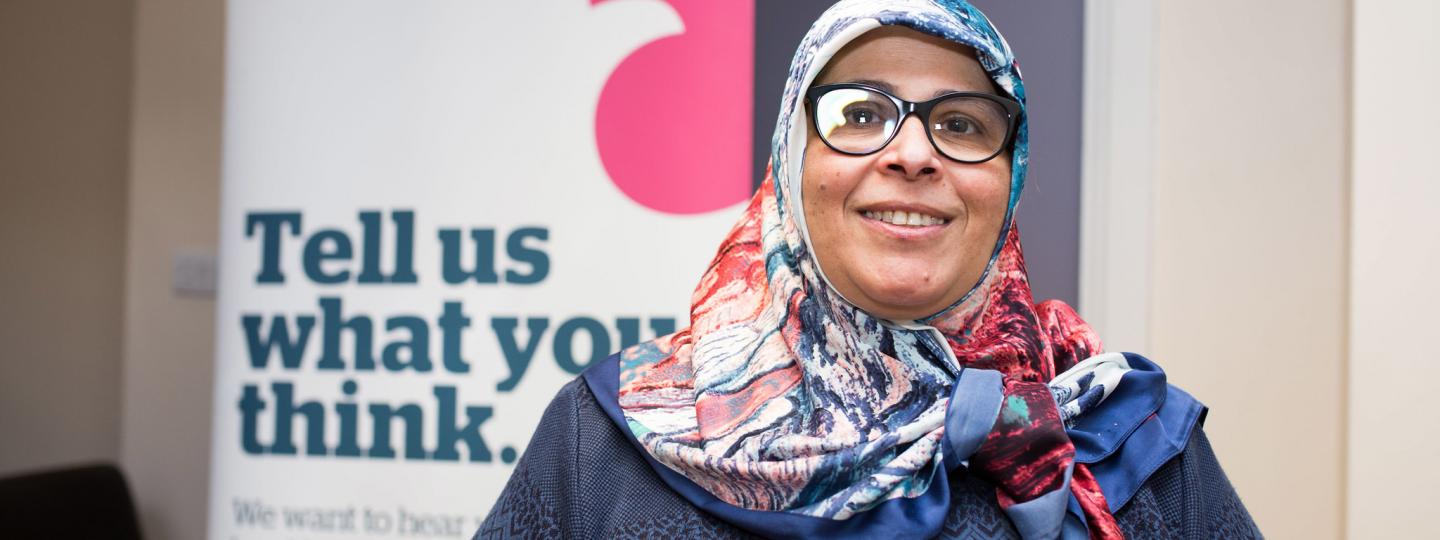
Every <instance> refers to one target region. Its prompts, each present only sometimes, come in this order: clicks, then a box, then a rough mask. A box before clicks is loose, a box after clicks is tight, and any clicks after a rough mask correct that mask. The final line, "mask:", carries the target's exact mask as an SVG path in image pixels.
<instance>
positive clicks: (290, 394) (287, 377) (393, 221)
mask: <svg viewBox="0 0 1440 540" xmlns="http://www.w3.org/2000/svg"><path fill="white" fill-rule="evenodd" d="M592 4H593V5H592ZM681 4H682V3H671V4H667V3H664V2H659V1H650V0H616V1H598V2H590V1H586V0H570V1H545V2H528V1H524V2H488V1H487V2H478V1H427V2H395V1H354V0H347V1H340V0H329V1H320V0H303V1H302V0H285V1H278V0H258V1H252V0H233V1H231V2H230V7H229V30H228V31H229V34H228V37H227V39H228V52H227V62H228V65H227V77H228V78H227V81H226V85H227V86H226V87H227V97H226V111H225V112H226V125H225V147H224V151H225V155H224V171H223V173H224V189H223V201H222V214H221V220H222V222H221V235H222V237H221V241H220V243H221V253H220V261H221V272H220V274H221V275H220V286H219V287H220V288H219V302H218V323H217V337H218V339H217V351H216V362H217V364H216V366H217V369H216V382H215V385H216V386H215V402H214V418H215V422H214V432H213V450H212V452H213V454H212V463H211V470H212V473H211V493H210V514H209V523H210V529H209V532H210V537H211V538H217V539H229V538H412V537H421V538H468V537H469V535H470V534H472V533H473V532H474V531H475V530H476V527H477V526H478V524H479V520H480V519H482V518H483V517H484V515H485V513H486V512H487V511H488V509H489V507H490V506H491V504H492V503H493V502H494V500H495V498H496V496H497V495H498V494H499V493H500V490H501V489H502V488H503V486H504V483H505V481H506V479H507V478H508V477H509V475H510V471H511V470H512V468H513V462H514V461H515V460H516V459H517V457H518V455H519V454H520V453H521V452H522V451H523V450H524V448H525V445H526V444H527V442H528V440H529V438H530V434H531V433H532V431H533V430H534V428H535V426H536V424H537V423H538V421H539V419H540V415H541V414H542V413H543V412H544V409H545V406H546V404H547V403H548V402H549V401H550V399H551V397H552V396H553V395H554V393H555V391H556V390H557V389H558V388H559V387H560V386H561V385H562V384H564V383H565V382H567V381H569V380H571V379H573V378H574V377H575V375H576V374H577V373H578V372H579V371H580V370H582V369H583V368H584V367H585V366H587V365H588V364H589V363H591V362H593V361H596V360H597V359H601V358H604V357H605V356H608V355H609V354H610V353H612V352H614V351H615V350H618V349H619V348H620V347H622V346H623V345H627V344H629V343H633V342H636V341H639V340H645V339H650V338H652V337H654V336H655V335H656V334H657V333H668V332H670V331H671V330H673V329H676V328H679V327H683V326H685V325H686V324H687V320H688V315H687V313H688V310H689V306H688V304H689V297H690V292H691V290H692V288H693V287H694V285H695V283H696V281H697V280H698V278H699V276H700V274H701V273H702V271H703V270H704V267H705V265H706V264H707V263H708V262H709V260H710V258H711V256H713V254H714V250H715V248H716V247H717V246H718V245H719V243H720V240H721V239H722V237H723V236H724V234H725V233H726V232H727V230H728V229H729V227H730V226H731V225H732V224H733V223H734V221H735V219H736V218H737V216H738V212H739V209H740V206H739V204H740V203H741V201H742V200H743V199H744V198H745V196H746V195H747V194H748V193H749V191H750V180H751V179H750V178H749V173H748V171H749V167H750V162H749V158H750V156H749V155H748V154H745V155H743V156H740V155H736V154H734V153H733V152H732V153H731V154H726V155H723V156H721V157H722V158H724V163H725V164H726V166H727V167H730V166H733V167H734V170H733V171H732V170H730V169H728V168H725V167H720V168H716V167H708V166H706V167H698V168H699V169H703V170H700V171H695V170H664V169H667V167H660V166H657V167H651V168H652V169H660V170H654V171H651V174H654V175H656V176H655V177H653V178H641V177H634V176H633V175H634V174H636V173H634V172H623V171H635V170H644V169H645V168H646V167H643V166H640V165H644V164H645V162H637V161H636V160H637V159H642V158H641V157H637V156H642V157H643V156H644V155H645V153H646V152H647V151H649V149H650V148H651V147H652V145H653V148H655V149H656V150H655V151H656V152H668V151H669V150H666V147H664V146H663V144H661V143H664V144H671V145H674V144H676V141H654V140H647V138H646V137H644V136H638V135H636V136H630V137H621V136H613V137H610V138H608V139H607V138H605V137H604V136H603V135H605V134H606V129H607V128H605V126H599V127H597V124H596V122H597V120H596V119H597V116H598V117H600V118H601V122H604V121H605V120H604V118H605V115H606V114H612V115H619V117H624V116H625V115H626V114H634V111H635V110H637V109H639V108H643V105H644V104H645V103H646V99H645V97H644V96H639V95H633V94H634V91H633V90H630V91H629V92H630V94H626V93H625V92H626V90H625V89H626V88H632V89H633V88H636V87H645V86H646V81H648V80H649V79H646V78H645V77H647V76H648V77H658V78H662V79H663V78H664V77H665V75H664V74H663V73H659V72H656V71H655V68H654V67H653V66H651V67H646V66H647V65H648V64H646V65H641V64H637V65H638V66H639V67H635V68H634V69H632V71H634V72H635V73H631V74H629V75H626V74H625V73H622V72H619V71H617V67H619V66H620V65H621V64H622V62H624V61H625V60H626V59H627V58H628V57H632V55H634V54H636V51H638V50H641V49H642V47H644V46H646V45H647V44H658V45H663V44H664V43H665V42H664V41H663V40H662V38H665V37H666V36H677V35H680V34H681V33H682V31H683V30H685V28H686V25H687V24H691V25H692V29H691V30H692V33H693V30H694V29H695V28H694V24H702V23H700V22H699V21H698V20H697V19H693V18H691V17H687V16H684V15H685V13H683V9H682V10H679V11H677V8H675V7H672V5H675V6H678V5H681ZM750 16H751V15H750V14H749V13H748V12H742V13H740V14H739V15H737V17H741V18H744V19H743V20H745V21H746V22H745V25H746V27H745V28H744V31H745V32H750V30H749V24H750V23H749V19H748V17H750ZM711 20H714V19H713V18H712V19H711ZM722 22H723V21H722ZM692 23H693V24H692ZM742 34H743V35H742V36H741V38H743V39H741V41H745V42H746V43H747V44H746V45H745V46H746V47H748V46H750V45H749V44H748V40H750V39H751V36H750V35H749V34H744V33H743V32H742ZM687 35H688V34H687ZM702 45H703V44H702ZM691 46H692V47H695V46H700V45H695V44H694V43H691ZM683 53H685V51H683V50H678V52H676V51H672V52H669V53H665V52H664V51H662V52H661V53H655V54H658V56H655V58H651V59H650V60H648V62H650V63H651V64H654V65H663V64H665V62H666V61H671V62H673V61H675V60H676V59H679V58H681V57H682V55H683ZM750 54H751V52H750V50H749V49H744V48H742V49H741V50H739V51H738V52H735V54H734V55H732V56H731V58H732V60H734V62H738V63H734V62H731V63H726V62H729V61H727V60H722V61H721V64H722V65H718V67H716V68H715V71H718V72H719V74H720V75H722V76H723V75H726V73H727V71H726V70H730V71H731V72H733V73H731V74H732V75H733V74H738V73H740V72H741V71H743V73H744V74H743V76H739V75H736V76H733V77H731V76H723V77H721V78H722V79H724V80H726V81H728V84H733V85H734V86H735V88H742V87H743V94H744V97H743V99H740V98H737V99H736V101H735V103H733V104H730V105H733V107H731V106H730V105H726V106H720V107H711V109H713V110H709V111H707V112H704V113H703V114H702V116H703V115H707V114H708V115H731V114H741V115H746V117H745V119H744V121H743V126H740V125H739V124H737V125H736V126H729V127H725V126H722V128H723V129H721V128H717V129H720V131H721V132H720V133H718V134H716V133H712V134H711V136H713V137H716V138H718V139H724V140H728V139H732V138H734V139H740V138H743V140H741V142H743V144H742V145H740V146H741V147H744V148H748V145H749V136H750V135H749V133H750V124H749V119H748V115H749V114H750V109H749V106H750V103H749V99H750V98H749V92H750V88H749V85H750V79H749V77H750V72H749V69H750V65H749V64H748V62H750V59H749V58H748V56H749V55H750ZM742 58H743V60H740V59H742ZM657 59H658V60H657ZM667 59H668V60H667ZM642 60H643V59H642ZM656 62H658V64H656ZM642 64H643V63H642ZM732 64H733V65H732ZM685 69H692V71H693V66H690V67H686V68H685ZM635 70H638V71H635ZM646 70H649V71H648V72H647V71H646ZM702 71H703V70H702ZM636 73H638V75H637V74H636ZM647 73H648V75H647ZM622 75H626V76H628V77H639V78H638V79H636V80H634V81H630V82H628V83H627V82H626V81H624V80H619V81H617V80H615V79H616V78H617V77H621V76H622ZM729 79H736V80H733V81H732V80H729ZM607 88H612V89H619V90H613V93H611V94H606V96H605V98H604V99H603V100H602V93H605V92H612V90H607ZM706 91H710V92H712V93H722V94H723V93H724V92H729V91H730V90H727V87H717V88H710V89H708V90H706ZM602 101H609V102H612V103H611V104H610V105H604V104H602V103H601V102H602ZM727 107H729V108H727ZM597 109H598V110H599V113H598V114H597ZM606 111H609V112H608V113H607V112H606ZM627 111H629V112H628V113H627ZM697 114H701V113H697ZM682 116H683V115H682ZM727 117H728V116H727ZM622 120H623V118H622ZM621 124H623V122H621ZM617 125H619V124H617ZM623 127H624V126H623V125H621V127H620V128H615V129H616V130H618V131H617V132H626V131H625V129H622V128H623ZM742 128H743V134H740V135H736V134H737V133H740V131H741V130H742ZM691 129H697V130H704V129H706V127H705V125H704V124H700V125H696V126H693V127H692V128H691ZM726 130H728V131H726ZM597 131H598V132H599V133H600V134H601V135H602V137H600V139H601V140H604V141H605V142H604V143H603V144H602V145H610V146H613V147H614V148H615V149H614V150H610V149H602V148H601V146H602V145H597V142H596V141H597ZM680 142H681V143H684V141H680ZM691 145H692V146H693V144H691ZM602 150H604V152H602ZM745 151H746V152H748V150H745ZM602 153H603V154H604V157H603V159H602ZM657 163H662V164H663V163H664V160H660V161H658V162H657ZM607 170H609V171H610V173H607ZM716 170H718V171H719V172H714V171H716ZM617 171H621V172H619V173H617ZM617 174H619V175H623V174H630V175H632V177H626V178H620V177H617ZM716 178H728V180H724V181H726V182H730V184H724V186H723V187H724V189H718V190H710V191H705V190H700V189H691V188H689V187H686V185H687V184H684V183H683V182H692V183H694V182H702V183H707V185H710V184H713V183H714V182H717V181H718V180H715V179H716ZM669 179H673V180H674V182H680V183H678V184H675V185H670V184H669V183H667V182H668V180H669ZM676 185H678V186H680V187H681V188H682V189H680V190H679V191H676V188H675V186H676ZM618 186H626V187H625V188H624V189H622V188H621V187H618ZM691 187H693V185H692V186H691ZM667 189H668V190H669V191H667ZM677 193H678V195H677ZM686 193H698V195H695V196H693V197H691V198H689V199H685V198H684V197H685V194H686ZM737 194H738V195H737Z"/></svg>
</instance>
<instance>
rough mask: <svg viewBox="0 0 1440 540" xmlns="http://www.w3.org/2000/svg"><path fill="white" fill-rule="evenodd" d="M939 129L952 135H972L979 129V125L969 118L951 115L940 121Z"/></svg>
mask: <svg viewBox="0 0 1440 540" xmlns="http://www.w3.org/2000/svg"><path fill="white" fill-rule="evenodd" d="M940 129H942V130H944V131H945V132H947V133H949V134H953V135H973V134H975V133H976V132H978V131H979V126H977V125H975V122H973V121H971V120H970V119H969V118H965V117H963V116H952V117H950V118H946V119H945V120H944V121H942V122H940Z"/></svg>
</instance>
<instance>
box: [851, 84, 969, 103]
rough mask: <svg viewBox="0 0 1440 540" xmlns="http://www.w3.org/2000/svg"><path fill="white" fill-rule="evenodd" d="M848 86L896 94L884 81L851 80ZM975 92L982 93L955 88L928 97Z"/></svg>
mask: <svg viewBox="0 0 1440 540" xmlns="http://www.w3.org/2000/svg"><path fill="white" fill-rule="evenodd" d="M850 84H863V85H865V86H871V87H874V88H878V89H880V90H884V91H885V92H886V93H888V94H890V95H892V96H893V95H895V93H896V92H895V85H892V84H890V83H887V82H885V81H877V80H875V79H854V80H851V81H850ZM977 91H983V90H961V89H957V88H941V89H939V90H936V91H935V93H934V94H931V95H930V98H931V99H934V98H937V97H940V96H943V95H945V94H953V93H955V92H977Z"/></svg>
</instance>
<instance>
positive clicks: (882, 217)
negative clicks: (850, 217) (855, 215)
mask: <svg viewBox="0 0 1440 540" xmlns="http://www.w3.org/2000/svg"><path fill="white" fill-rule="evenodd" d="M865 217H867V218H869V219H873V220H876V221H883V222H885V223H889V224H891V225H905V226H909V227H927V226H930V225H944V224H945V223H946V221H947V220H945V219H941V218H938V217H935V216H927V215H925V214H921V213H919V212H900V211H890V210H886V211H884V212H875V211H867V212H865Z"/></svg>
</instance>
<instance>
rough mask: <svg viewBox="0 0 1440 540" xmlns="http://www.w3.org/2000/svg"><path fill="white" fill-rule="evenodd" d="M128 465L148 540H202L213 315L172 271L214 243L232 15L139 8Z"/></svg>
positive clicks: (220, 8)
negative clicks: (179, 291)
mask: <svg viewBox="0 0 1440 540" xmlns="http://www.w3.org/2000/svg"><path fill="white" fill-rule="evenodd" d="M135 36H136V39H135V43H134V47H135V68H134V69H135V87H134V99H133V101H132V105H131V106H132V109H133V118H134V120H133V127H132V130H131V155H130V161H131V167H130V192H129V206H130V218H129V221H128V223H127V224H126V226H127V235H128V239H129V240H128V242H129V246H128V250H127V257H126V262H125V264H126V280H125V286H124V291H125V330H124V331H125V349H124V352H125V370H124V377H123V383H124V388H125V400H124V419H123V423H122V425H123V427H124V430H123V431H122V433H121V445H120V455H121V461H122V463H123V464H124V466H125V469H126V472H127V473H128V474H129V475H130V477H131V479H132V482H133V485H134V489H135V494H136V502H137V504H138V506H139V511H140V518H141V526H142V527H144V529H145V532H146V534H147V536H148V537H149V538H155V539H162V540H163V539H188V538H203V537H204V536H205V509H206V506H205V501H206V497H207V494H208V483H207V482H208V478H209V461H210V396H211V389H212V388H213V386H214V381H213V380H212V374H213V373H214V345H213V343H214V332H215V329H214V326H215V322H214V321H215V303H214V301H213V300H212V299H209V298H197V297H187V296H177V295H175V294H174V293H173V292H172V291H171V289H170V279H171V264H172V261H173V258H174V256H175V255H176V254H177V253H181V252H200V253H204V252H207V251H208V252H210V253H213V252H214V250H215V244H216V240H217V238H218V231H217V226H218V223H217V218H216V216H217V215H218V213H219V189H220V180H219V178H220V122H221V111H222V109H221V103H222V101H221V95H222V89H223V78H224V69H225V56H224V36H225V3H224V2H223V1H221V0H202V1H197V0H139V2H138V4H137V11H136V17H135Z"/></svg>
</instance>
